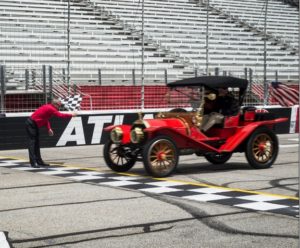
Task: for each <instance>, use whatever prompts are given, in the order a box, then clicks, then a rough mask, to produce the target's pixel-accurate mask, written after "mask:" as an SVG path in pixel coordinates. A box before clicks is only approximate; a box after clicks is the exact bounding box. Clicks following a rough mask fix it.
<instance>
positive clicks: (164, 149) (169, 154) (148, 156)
mask: <svg viewBox="0 0 300 248" xmlns="http://www.w3.org/2000/svg"><path fill="white" fill-rule="evenodd" d="M143 162H144V167H145V169H146V171H147V172H148V173H149V174H151V175H152V176H155V177H166V176H168V175H170V174H171V173H172V172H173V171H174V170H175V169H176V167H177V164H178V149H177V147H176V145H175V143H174V142H173V141H172V140H171V139H170V138H168V137H166V136H159V137H157V138H155V139H153V140H151V141H149V142H148V143H147V144H146V145H145V147H144V150H143Z"/></svg>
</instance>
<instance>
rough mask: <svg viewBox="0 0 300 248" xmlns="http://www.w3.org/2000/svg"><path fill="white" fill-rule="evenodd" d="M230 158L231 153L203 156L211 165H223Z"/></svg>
mask: <svg viewBox="0 0 300 248" xmlns="http://www.w3.org/2000/svg"><path fill="white" fill-rule="evenodd" d="M231 156H232V153H221V154H219V153H214V154H205V155H204V157H205V158H206V160H207V161H208V162H210V163H212V164H225V163H226V162H227V161H228V160H229V159H230V158H231Z"/></svg>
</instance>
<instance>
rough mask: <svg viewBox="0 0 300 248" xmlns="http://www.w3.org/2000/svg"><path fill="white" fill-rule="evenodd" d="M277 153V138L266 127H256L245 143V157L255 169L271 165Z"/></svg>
mask: <svg viewBox="0 0 300 248" xmlns="http://www.w3.org/2000/svg"><path fill="white" fill-rule="evenodd" d="M277 155H278V139H277V137H276V135H275V134H274V133H273V132H272V131H271V130H270V129H268V128H267V127H259V128H257V129H256V130H255V131H254V132H253V133H252V134H251V136H250V137H249V139H248V141H247V144H246V158H247V160H248V162H249V164H250V165H251V166H252V167H253V168H255V169H266V168H269V167H271V166H272V164H273V163H274V162H275V160H276V158H277Z"/></svg>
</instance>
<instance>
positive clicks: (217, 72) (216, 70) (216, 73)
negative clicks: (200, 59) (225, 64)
mask: <svg viewBox="0 0 300 248" xmlns="http://www.w3.org/2000/svg"><path fill="white" fill-rule="evenodd" d="M215 76H219V67H216V68H215Z"/></svg>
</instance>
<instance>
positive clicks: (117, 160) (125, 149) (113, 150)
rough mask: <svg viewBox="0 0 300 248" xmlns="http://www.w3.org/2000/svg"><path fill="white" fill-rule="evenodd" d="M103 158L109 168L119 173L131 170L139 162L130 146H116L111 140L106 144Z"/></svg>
mask: <svg viewBox="0 0 300 248" xmlns="http://www.w3.org/2000/svg"><path fill="white" fill-rule="evenodd" d="M103 156H104V160H105V162H106V164H107V166H108V167H109V168H111V169H112V170H114V171H117V172H125V171H128V170H130V169H131V168H132V167H133V166H134V164H135V162H136V160H137V156H135V155H132V153H131V148H130V147H129V146H126V145H119V144H114V143H113V142H112V141H111V140H109V141H107V142H106V143H105V145H104V148H103Z"/></svg>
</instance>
